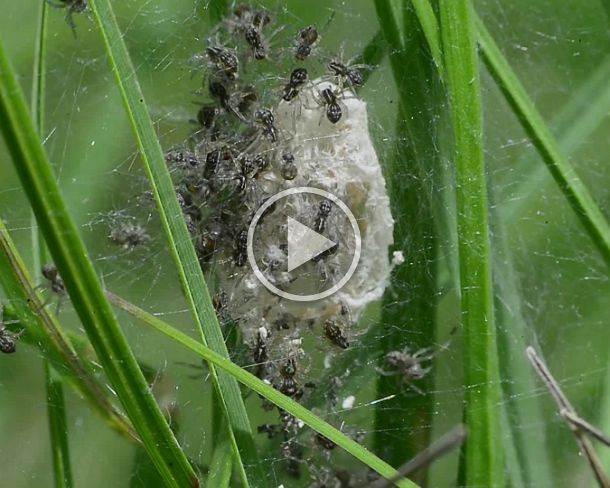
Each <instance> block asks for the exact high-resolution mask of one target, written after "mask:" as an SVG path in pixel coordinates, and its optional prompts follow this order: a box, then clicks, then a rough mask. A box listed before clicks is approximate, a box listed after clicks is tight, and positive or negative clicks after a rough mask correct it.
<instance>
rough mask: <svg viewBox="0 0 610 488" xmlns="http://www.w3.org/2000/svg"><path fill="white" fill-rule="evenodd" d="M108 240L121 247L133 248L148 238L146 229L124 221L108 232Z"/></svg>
mask: <svg viewBox="0 0 610 488" xmlns="http://www.w3.org/2000/svg"><path fill="white" fill-rule="evenodd" d="M109 237H110V240H111V241H112V242H113V243H114V244H116V245H117V246H121V247H122V248H123V249H133V248H134V247H137V246H140V245H142V244H145V243H146V242H148V241H149V240H150V236H149V235H148V234H147V233H146V229H144V227H142V226H141V225H139V224H130V223H124V224H121V225H119V226H118V227H115V228H114V229H112V231H111V232H110V236H109Z"/></svg>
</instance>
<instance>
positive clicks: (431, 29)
mask: <svg viewBox="0 0 610 488" xmlns="http://www.w3.org/2000/svg"><path fill="white" fill-rule="evenodd" d="M411 3H412V4H413V8H414V9H415V14H416V15H417V19H418V20H419V24H420V25H421V29H422V31H423V33H424V36H426V41H427V42H428V47H429V48H430V52H431V54H432V59H434V64H435V65H436V69H437V70H438V74H439V76H440V77H441V79H443V78H444V77H445V68H444V66H443V50H442V47H441V35H440V31H439V27H438V21H437V20H436V15H435V14H434V9H433V8H432V4H431V3H430V1H429V0H411Z"/></svg>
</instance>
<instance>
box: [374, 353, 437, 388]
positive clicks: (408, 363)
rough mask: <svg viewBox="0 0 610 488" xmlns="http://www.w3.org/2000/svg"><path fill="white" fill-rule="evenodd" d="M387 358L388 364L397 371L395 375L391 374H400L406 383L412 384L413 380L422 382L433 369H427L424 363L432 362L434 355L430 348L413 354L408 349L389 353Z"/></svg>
mask: <svg viewBox="0 0 610 488" xmlns="http://www.w3.org/2000/svg"><path fill="white" fill-rule="evenodd" d="M385 358H386V361H387V362H388V364H389V365H390V366H391V367H392V368H394V369H395V372H394V373H389V374H400V375H401V376H402V378H403V380H404V381H405V382H406V383H410V382H411V381H412V380H421V379H422V378H423V377H424V376H426V375H427V374H428V373H429V372H430V370H431V369H432V367H431V366H429V367H427V368H425V367H423V366H422V363H424V362H425V361H431V360H432V359H433V358H434V355H433V354H432V351H431V349H430V348H424V349H420V350H419V351H416V352H415V353H412V352H411V351H410V349H409V348H408V347H405V348H404V349H403V350H402V351H391V352H389V353H387V354H386V356H385ZM386 374H387V373H386Z"/></svg>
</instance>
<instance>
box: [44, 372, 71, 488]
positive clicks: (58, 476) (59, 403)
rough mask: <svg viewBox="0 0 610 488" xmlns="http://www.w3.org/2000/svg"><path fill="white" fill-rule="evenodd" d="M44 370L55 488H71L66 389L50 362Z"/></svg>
mask: <svg viewBox="0 0 610 488" xmlns="http://www.w3.org/2000/svg"><path fill="white" fill-rule="evenodd" d="M44 369H45V379H46V386H47V413H48V416H49V432H50V438H51V453H52V455H53V474H54V478H55V488H71V487H72V486H73V484H72V470H71V469H70V449H69V447H68V424H67V423H66V405H65V402H64V388H63V384H62V380H61V378H60V377H58V376H57V373H55V372H54V371H53V370H52V369H51V367H50V366H49V363H48V361H45V362H44Z"/></svg>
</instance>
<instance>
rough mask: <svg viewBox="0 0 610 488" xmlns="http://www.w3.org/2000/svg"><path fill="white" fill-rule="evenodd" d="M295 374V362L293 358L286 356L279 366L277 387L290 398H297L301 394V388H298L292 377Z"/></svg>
mask: <svg viewBox="0 0 610 488" xmlns="http://www.w3.org/2000/svg"><path fill="white" fill-rule="evenodd" d="M296 374H297V363H296V361H295V360H294V358H288V359H287V360H286V362H285V363H284V364H283V365H282V367H281V368H280V376H281V380H280V384H279V386H278V387H277V389H278V390H279V391H280V392H282V393H283V394H284V395H286V396H289V397H290V398H294V399H297V400H298V399H299V398H301V397H302V396H303V389H302V388H299V385H298V384H297V382H296V380H295V379H294V377H295V375H296Z"/></svg>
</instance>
